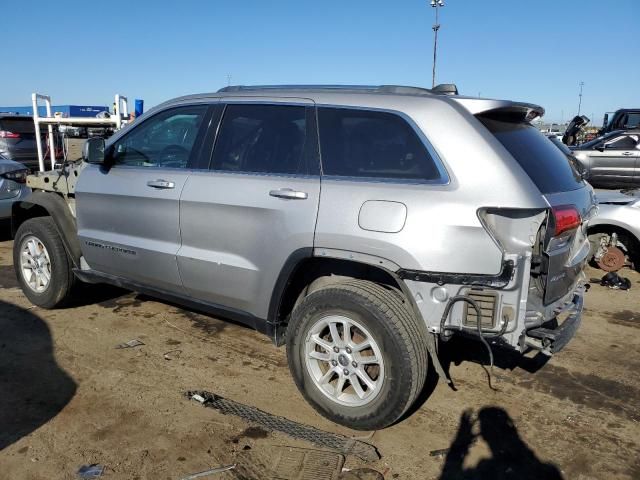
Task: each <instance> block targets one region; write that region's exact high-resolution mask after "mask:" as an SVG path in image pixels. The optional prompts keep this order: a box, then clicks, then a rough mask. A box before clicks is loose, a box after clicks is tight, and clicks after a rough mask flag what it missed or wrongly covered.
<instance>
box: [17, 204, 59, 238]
mask: <svg viewBox="0 0 640 480" xmlns="http://www.w3.org/2000/svg"><path fill="white" fill-rule="evenodd" d="M49 216H50V213H49V212H48V211H47V209H46V208H44V207H43V206H41V205H37V204H34V203H29V202H20V203H18V204H14V205H13V209H12V212H11V236H15V234H16V232H17V231H18V228H20V225H22V224H23V223H24V222H26V221H27V220H29V219H31V218H36V217H49Z"/></svg>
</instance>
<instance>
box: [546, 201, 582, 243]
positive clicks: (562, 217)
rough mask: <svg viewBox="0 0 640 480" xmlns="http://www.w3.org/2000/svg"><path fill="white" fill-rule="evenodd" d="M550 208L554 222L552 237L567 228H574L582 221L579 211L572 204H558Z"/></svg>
mask: <svg viewBox="0 0 640 480" xmlns="http://www.w3.org/2000/svg"><path fill="white" fill-rule="evenodd" d="M552 210H553V218H554V223H555V233H554V237H557V236H558V235H560V234H562V233H564V232H567V231H569V230H575V229H576V228H578V227H579V226H580V224H581V223H582V218H581V217H580V212H578V209H577V208H576V207H575V206H573V205H560V206H558V207H553V208H552Z"/></svg>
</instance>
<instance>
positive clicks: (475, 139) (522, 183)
mask: <svg viewBox="0 0 640 480" xmlns="http://www.w3.org/2000/svg"><path fill="white" fill-rule="evenodd" d="M542 113H543V110H542V109H541V108H540V107H538V106H535V105H530V104H525V103H517V102H511V101H503V100H487V99H477V98H467V97H462V96H457V95H446V94H441V93H439V92H438V91H437V90H434V91H430V90H426V89H420V88H413V87H391V86H382V87H322V86H288V87H228V88H225V89H223V90H221V91H219V92H217V93H211V94H201V95H191V96H187V97H181V98H177V99H174V100H171V101H168V102H166V103H163V104H162V105H159V106H158V107H156V108H154V109H153V110H151V111H149V112H147V113H146V114H145V115H144V116H142V117H141V118H139V119H137V120H136V122H135V123H134V124H132V125H130V126H128V127H126V128H125V129H123V130H121V131H120V132H118V133H117V134H116V135H114V136H113V137H112V138H110V139H109V140H108V141H107V142H106V144H105V142H104V140H102V139H97V138H96V139H90V140H89V141H88V142H87V144H86V151H85V162H84V163H82V164H76V165H71V166H66V167H65V168H64V169H63V170H60V171H53V172H47V173H45V174H41V175H38V176H32V177H29V185H31V186H32V187H33V188H34V189H35V190H36V191H35V192H34V193H33V195H32V196H31V197H30V198H28V199H26V200H24V201H22V202H19V203H18V204H17V205H16V206H15V207H14V212H13V225H14V227H15V228H16V231H15V242H14V245H15V247H14V263H15V268H16V273H17V276H18V279H19V282H20V284H21V286H22V289H23V291H24V293H25V294H26V296H27V297H28V298H29V299H30V300H31V301H32V302H33V303H35V304H37V305H40V306H42V307H45V308H53V307H56V306H59V305H61V304H63V303H64V302H65V301H66V300H68V299H69V298H70V297H71V296H72V295H73V285H74V283H75V282H76V281H78V280H81V281H85V282H94V283H99V282H104V283H111V284H115V285H120V286H124V287H127V288H131V289H133V290H137V291H140V292H145V293H147V294H150V295H154V296H157V297H160V298H165V299H169V300H172V301H174V302H180V303H182V304H183V305H186V306H190V307H192V308H197V309H201V310H206V311H208V312H211V313H214V314H216V315H220V316H222V317H226V318H229V319H233V320H235V321H239V322H242V323H245V324H247V325H250V326H251V327H253V328H256V329H258V330H259V331H261V332H264V333H266V334H267V335H269V336H270V337H271V338H273V340H274V342H275V343H276V344H278V345H281V344H286V348H287V356H288V361H289V367H290V370H291V373H292V376H293V378H294V380H295V382H296V384H297V386H298V388H299V389H300V391H301V393H302V394H303V395H304V397H305V398H306V399H307V400H308V401H309V402H310V403H311V405H313V406H314V407H315V408H316V409H317V410H318V411H319V412H320V413H321V414H323V415H324V416H326V417H327V418H330V419H331V420H333V421H335V422H338V423H340V424H343V425H346V426H348V427H351V428H356V429H364V430H370V429H377V428H383V427H386V426H388V425H391V424H393V423H394V422H396V421H398V420H399V419H401V418H402V416H403V415H404V414H405V413H406V412H407V410H408V409H409V408H410V407H411V405H412V404H413V403H414V401H415V400H416V398H417V396H418V394H419V393H420V391H421V389H422V387H423V385H424V382H425V379H426V376H427V367H428V364H429V362H430V361H431V362H433V363H434V366H435V368H436V370H437V371H438V372H439V373H440V374H442V375H444V372H443V371H442V368H441V367H440V364H439V361H438V354H437V348H436V345H437V342H438V341H439V340H442V341H445V340H447V339H449V338H450V337H451V336H452V335H454V334H460V335H468V336H471V337H474V338H477V339H479V340H482V341H484V342H487V341H490V342H492V343H494V344H496V345H500V346H504V347H507V348H512V349H516V350H518V351H520V352H524V351H525V350H528V349H530V348H533V349H537V350H540V351H542V352H545V353H546V354H549V355H551V354H553V353H555V352H557V351H558V350H560V349H561V348H562V347H563V346H564V345H566V343H567V342H568V341H569V340H570V339H571V338H572V336H573V335H574V333H575V331H576V329H577V328H578V326H579V324H580V318H581V312H582V304H583V301H582V296H583V287H582V281H583V280H582V279H583V268H584V265H585V262H586V260H587V255H588V252H589V242H588V240H587V237H586V223H587V220H588V219H589V218H590V216H591V215H592V214H593V213H594V211H595V207H594V200H593V192H592V189H591V187H590V186H589V185H587V184H585V182H583V180H582V179H581V176H580V174H579V173H578V172H577V171H576V170H575V169H574V168H573V167H572V165H571V164H570V163H569V162H568V160H567V157H565V155H564V154H563V153H562V152H560V151H559V150H558V149H557V148H556V147H555V146H554V145H553V144H552V143H551V142H549V141H548V140H547V139H546V138H545V137H544V136H543V135H542V134H541V133H540V132H538V131H537V130H536V129H535V128H534V127H533V126H532V125H531V124H530V123H529V122H530V120H532V119H534V118H536V117H537V116H539V115H541V114H542Z"/></svg>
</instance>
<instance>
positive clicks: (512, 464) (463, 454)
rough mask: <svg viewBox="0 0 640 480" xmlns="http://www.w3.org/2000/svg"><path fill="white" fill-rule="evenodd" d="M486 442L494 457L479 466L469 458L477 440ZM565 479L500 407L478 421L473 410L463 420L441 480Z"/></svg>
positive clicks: (484, 411)
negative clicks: (467, 461) (471, 464)
mask: <svg viewBox="0 0 640 480" xmlns="http://www.w3.org/2000/svg"><path fill="white" fill-rule="evenodd" d="M480 439H481V440H483V441H484V442H485V443H486V444H487V446H488V447H489V450H490V451H491V456H490V457H489V458H483V459H482V460H480V461H479V462H478V463H477V464H476V465H475V466H468V467H465V466H464V463H465V459H466V458H467V456H468V455H469V452H470V450H471V448H472V446H473V445H474V443H475V442H476V441H477V440H480ZM516 478H517V479H518V480H528V479H531V480H534V479H535V480H539V479H545V480H562V478H563V477H562V474H561V473H560V470H559V469H558V467H556V466H555V465H553V464H551V463H544V462H542V461H540V459H538V457H537V456H536V454H535V453H534V452H533V450H531V448H529V446H528V445H527V444H526V443H525V442H524V441H523V440H522V438H521V437H520V435H519V434H518V429H517V428H516V426H515V425H514V423H513V420H512V419H511V417H509V414H507V412H506V411H505V410H504V409H502V408H500V407H485V408H482V409H481V410H480V411H479V412H478V414H477V417H476V418H475V419H474V418H473V415H472V412H471V411H466V412H464V413H463V414H462V416H461V417H460V425H459V427H458V432H457V434H456V437H455V438H454V440H453V442H452V443H451V447H450V448H449V451H448V452H447V457H446V459H445V462H444V466H443V468H442V472H441V474H440V480H462V479H491V480H501V479H516Z"/></svg>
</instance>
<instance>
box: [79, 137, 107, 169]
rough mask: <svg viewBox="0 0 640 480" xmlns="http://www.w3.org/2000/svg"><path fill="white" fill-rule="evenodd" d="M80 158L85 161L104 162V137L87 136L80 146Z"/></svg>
mask: <svg viewBox="0 0 640 480" xmlns="http://www.w3.org/2000/svg"><path fill="white" fill-rule="evenodd" d="M82 159H83V160H84V161H85V162H87V163H95V164H99V165H101V164H103V163H104V138H100V137H93V138H88V139H87V141H86V142H84V147H83V148H82Z"/></svg>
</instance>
